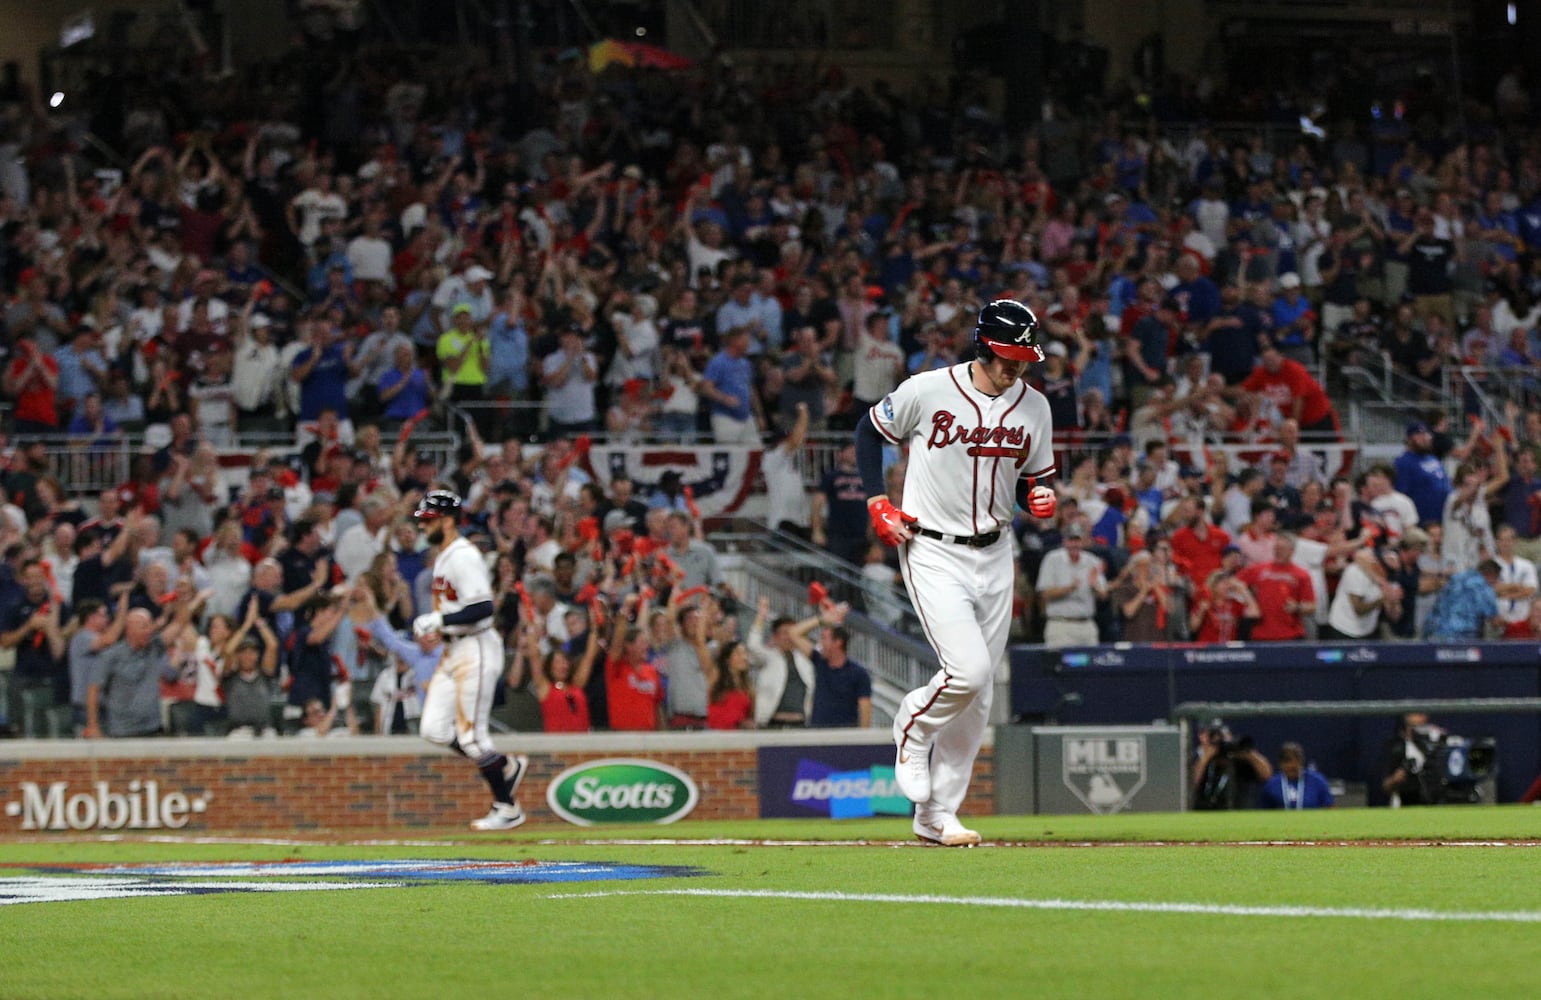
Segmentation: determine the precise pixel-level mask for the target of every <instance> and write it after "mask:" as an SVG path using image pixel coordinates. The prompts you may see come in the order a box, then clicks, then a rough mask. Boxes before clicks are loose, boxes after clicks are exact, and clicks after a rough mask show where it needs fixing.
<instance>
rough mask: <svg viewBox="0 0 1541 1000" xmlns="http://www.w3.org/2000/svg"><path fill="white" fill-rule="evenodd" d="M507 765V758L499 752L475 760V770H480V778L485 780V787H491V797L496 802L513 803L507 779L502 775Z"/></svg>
mask: <svg viewBox="0 0 1541 1000" xmlns="http://www.w3.org/2000/svg"><path fill="white" fill-rule="evenodd" d="M507 766H508V758H507V757H505V756H503V755H502V754H500V753H493V754H488V755H487V756H485V757H483V758H482V759H481V760H479V761H477V762H476V767H477V770H479V771H481V772H482V780H484V781H486V782H487V787H488V788H491V789H492V797H493V799H495V800H496V801H498V802H502V803H504V804H506V805H513V803H514V799H513V796H512V795H510V794H509V791H510V790H509V787H508V779H507V778H505V777H504V776H503V769H504V768H505V767H507Z"/></svg>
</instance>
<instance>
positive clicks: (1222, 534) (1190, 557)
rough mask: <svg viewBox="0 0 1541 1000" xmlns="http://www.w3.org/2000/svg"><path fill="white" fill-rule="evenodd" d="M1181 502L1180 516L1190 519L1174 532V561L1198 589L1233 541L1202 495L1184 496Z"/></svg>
mask: <svg viewBox="0 0 1541 1000" xmlns="http://www.w3.org/2000/svg"><path fill="white" fill-rule="evenodd" d="M1179 504H1180V506H1179V508H1178V511H1177V514H1178V520H1179V521H1184V522H1186V523H1184V524H1183V526H1182V527H1181V528H1178V529H1177V530H1176V531H1174V532H1172V561H1173V562H1174V563H1176V564H1177V568H1178V569H1179V570H1181V571H1182V575H1183V576H1186V577H1187V578H1188V579H1189V580H1191V581H1192V582H1193V586H1194V588H1195V589H1198V588H1201V587H1203V586H1205V581H1206V580H1208V579H1209V577H1210V574H1212V573H1213V572H1214V571H1215V570H1217V569H1219V568H1220V558H1221V554H1222V553H1223V552H1224V551H1225V548H1226V546H1228V545H1230V544H1231V536H1230V535H1229V534H1227V533H1226V531H1225V530H1224V529H1223V528H1220V527H1218V526H1216V525H1215V524H1213V523H1211V522H1210V520H1209V515H1208V514H1207V513H1205V511H1204V502H1203V501H1202V500H1200V499H1199V498H1198V497H1184V498H1183V499H1182V500H1180V501H1179Z"/></svg>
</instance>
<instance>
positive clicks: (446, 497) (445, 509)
mask: <svg viewBox="0 0 1541 1000" xmlns="http://www.w3.org/2000/svg"><path fill="white" fill-rule="evenodd" d="M412 516H413V517H415V518H417V519H418V520H419V521H427V520H431V519H432V518H435V517H453V518H456V519H457V520H458V519H459V517H460V497H458V496H456V495H455V494H453V493H451V492H450V491H449V490H434V491H432V492H431V493H428V494H427V495H425V496H424V497H423V499H421V500H419V501H418V502H417V509H416V510H414V511H413V512H412Z"/></svg>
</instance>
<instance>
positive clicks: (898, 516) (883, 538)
mask: <svg viewBox="0 0 1541 1000" xmlns="http://www.w3.org/2000/svg"><path fill="white" fill-rule="evenodd" d="M867 516H868V517H869V518H871V519H872V530H873V532H874V533H876V534H877V536H878V541H880V542H882V543H883V544H884V545H886V546H888V547H889V548H896V547H898V545H899V544H900V543H901V542H907V541H909V540H910V537H911V536H910V525H912V524H914V523H915V522H916V521H917V520H919V518H917V517H915V516H914V515H913V514H906V513H905V512H904V511H902V510H900V509H899V508H898V507H895V506H894V505H893V502H892V501H890V500H889V499H888V498H887V497H874V498H873V499H871V500H868V501H867Z"/></svg>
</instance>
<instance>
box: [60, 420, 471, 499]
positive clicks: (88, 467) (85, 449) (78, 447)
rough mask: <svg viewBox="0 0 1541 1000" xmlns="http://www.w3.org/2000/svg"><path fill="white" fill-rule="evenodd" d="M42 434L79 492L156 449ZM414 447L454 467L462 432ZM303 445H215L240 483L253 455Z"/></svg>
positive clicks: (286, 440) (439, 434) (136, 442)
mask: <svg viewBox="0 0 1541 1000" xmlns="http://www.w3.org/2000/svg"><path fill="white" fill-rule="evenodd" d="M36 439H37V440H41V441H42V442H43V445H44V454H45V456H46V459H47V462H48V470H47V471H48V474H49V475H51V476H53V477H54V478H56V479H58V480H59V482H60V483H62V484H63V485H64V488H65V490H66V491H67V492H69V493H70V494H71V495H73V496H92V495H95V494H98V493H101V492H102V491H103V490H109V489H112V488H113V487H116V486H121V485H123V484H124V483H126V482H128V481H129V480H130V478H131V477H132V474H133V471H134V460H135V459H136V458H138V457H139V456H141V455H149V454H152V453H153V452H154V451H155V449H153V448H150V447H149V446H148V445H146V443H145V439H144V435H143V434H134V435H127V434H125V435H122V436H121V437H119V438H118V439H116V440H113V441H110V442H108V441H103V442H82V441H81V440H80V439H79V438H76V437H73V436H70V435H63V434H54V435H42V436H40V437H37V438H36ZM409 446H410V448H411V449H412V451H414V452H422V451H426V452H428V453H429V454H431V455H433V456H434V462H435V463H436V464H437V465H438V466H439V468H441V469H448V468H451V467H452V466H453V465H454V463H455V459H456V452H457V451H458V450H459V448H460V437H459V435H457V434H454V433H451V432H448V431H432V432H425V433H419V434H414V435H413V436H412V439H411V441H410V443H409ZM298 450H299V447H298V440H297V438H296V436H295V435H294V434H273V435H268V434H253V435H242V436H241V438H240V439H239V441H238V443H236V444H234V445H231V446H229V447H225V448H216V449H215V451H216V454H217V455H218V456H219V459H220V466H221V468H222V469H223V470H224V471H225V474H226V476H227V477H231V478H234V479H235V481H236V483H239V482H242V481H244V476H245V473H246V470H247V469H249V467H250V465H251V462H252V460H254V459H255V458H256V457H257V456H258V455H259V454H261V453H262V452H264V451H267V452H274V453H277V454H281V455H289V454H293V453H295V452H297V451H298ZM227 481H228V480H227Z"/></svg>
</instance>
